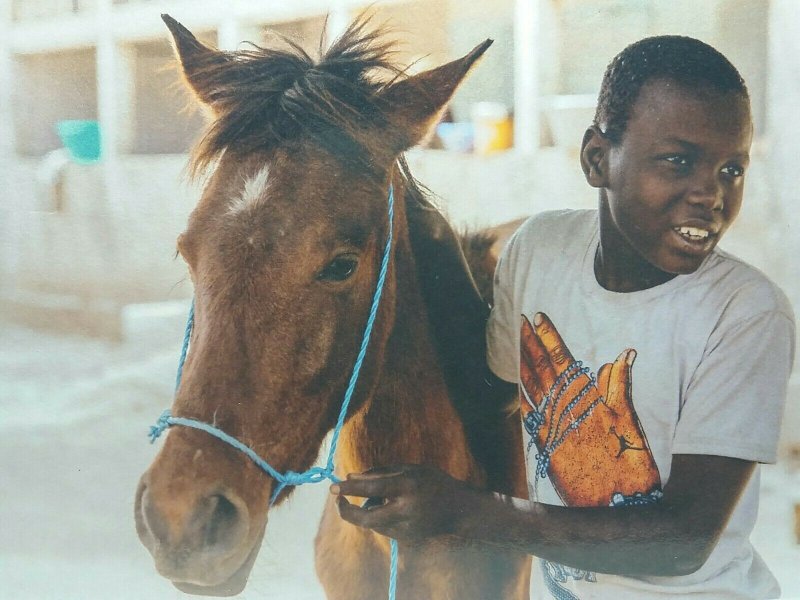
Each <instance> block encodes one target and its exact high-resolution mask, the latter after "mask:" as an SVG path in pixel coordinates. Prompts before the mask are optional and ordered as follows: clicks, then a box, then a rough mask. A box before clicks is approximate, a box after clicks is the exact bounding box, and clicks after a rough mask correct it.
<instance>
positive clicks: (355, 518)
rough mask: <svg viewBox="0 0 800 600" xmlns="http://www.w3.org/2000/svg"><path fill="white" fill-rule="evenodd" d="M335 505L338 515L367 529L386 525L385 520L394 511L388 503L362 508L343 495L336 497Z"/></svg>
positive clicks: (389, 517)
mask: <svg viewBox="0 0 800 600" xmlns="http://www.w3.org/2000/svg"><path fill="white" fill-rule="evenodd" d="M336 507H337V509H338V510H339V516H341V517H342V518H343V519H344V520H345V521H347V522H349V523H352V524H353V525H357V526H359V527H366V528H367V529H376V528H377V529H380V528H381V527H383V526H386V525H387V524H388V523H387V520H389V519H391V517H392V514H393V513H394V508H393V507H392V506H390V505H388V504H386V505H382V506H376V507H372V508H363V507H361V506H358V505H356V504H351V503H350V502H348V501H347V499H346V498H345V497H344V496H339V497H338V498H337V499H336Z"/></svg>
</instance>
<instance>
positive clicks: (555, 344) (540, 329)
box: [533, 312, 575, 375]
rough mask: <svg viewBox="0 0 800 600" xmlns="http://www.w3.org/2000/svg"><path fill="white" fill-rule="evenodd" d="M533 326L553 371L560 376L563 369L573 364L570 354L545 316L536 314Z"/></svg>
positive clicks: (573, 360)
mask: <svg viewBox="0 0 800 600" xmlns="http://www.w3.org/2000/svg"><path fill="white" fill-rule="evenodd" d="M533 325H534V328H535V331H536V334H537V335H538V336H539V339H541V340H542V344H543V345H544V348H545V351H546V352H547V355H548V356H549V357H550V362H551V364H552V365H553V369H554V370H555V372H556V374H558V375H560V374H561V372H562V371H564V369H566V368H567V367H568V366H569V365H571V364H572V363H573V362H575V359H574V358H573V357H572V353H571V352H570V351H569V348H567V345H566V344H565V343H564V340H563V339H562V338H561V334H559V333H558V330H557V329H556V327H555V325H553V323H552V321H550V318H549V317H548V316H547V315H546V314H544V313H541V312H540V313H536V314H535V315H534V316H533Z"/></svg>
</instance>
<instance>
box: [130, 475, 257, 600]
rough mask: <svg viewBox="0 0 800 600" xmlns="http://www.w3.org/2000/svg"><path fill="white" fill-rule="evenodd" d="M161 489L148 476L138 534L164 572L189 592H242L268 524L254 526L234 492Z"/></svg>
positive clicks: (141, 491)
mask: <svg viewBox="0 0 800 600" xmlns="http://www.w3.org/2000/svg"><path fill="white" fill-rule="evenodd" d="M161 487H162V489H158V488H157V487H155V486H152V485H150V480H149V472H148V473H145V475H144V476H143V477H142V479H141V481H140V482H139V487H138V489H137V491H136V500H135V506H134V513H135V519H136V531H137V533H138V534H139V539H140V540H141V542H142V544H144V546H145V547H146V548H147V549H148V551H149V552H150V554H151V555H152V556H153V560H154V562H155V566H156V570H157V571H158V572H159V574H161V575H162V576H163V577H165V578H167V579H169V580H170V581H171V582H172V583H173V584H174V585H175V586H176V587H177V588H178V589H180V590H181V591H183V592H186V593H190V594H202V595H212V596H231V595H235V594H238V593H239V592H241V591H242V590H243V589H244V586H245V584H246V583H247V578H248V576H249V574H250V570H251V568H252V566H253V563H254V562H255V558H256V556H257V555H258V550H259V547H260V545H261V544H260V542H261V539H262V537H263V534H264V529H265V524H263V525H261V526H260V527H258V525H255V524H253V523H252V520H251V518H250V515H249V511H248V509H247V506H246V504H245V502H244V501H243V500H242V499H241V498H240V497H239V496H238V495H236V494H235V493H233V492H232V491H229V490H224V491H220V490H213V491H211V490H208V491H206V492H204V493H197V492H194V493H192V494H187V493H186V492H185V490H184V491H183V493H176V492H177V490H175V489H172V486H161ZM253 526H255V527H257V528H258V530H259V531H258V532H255V531H253ZM254 538H255V539H254Z"/></svg>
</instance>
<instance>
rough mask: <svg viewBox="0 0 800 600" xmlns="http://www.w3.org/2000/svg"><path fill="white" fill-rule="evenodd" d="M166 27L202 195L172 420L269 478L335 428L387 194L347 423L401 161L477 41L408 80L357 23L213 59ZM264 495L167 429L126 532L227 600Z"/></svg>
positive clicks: (364, 384)
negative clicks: (302, 44)
mask: <svg viewBox="0 0 800 600" xmlns="http://www.w3.org/2000/svg"><path fill="white" fill-rule="evenodd" d="M164 21H165V22H166V24H167V26H168V28H169V30H170V32H171V34H172V37H173V40H174V45H175V48H176V53H177V56H178V58H179V60H180V64H181V67H182V72H183V75H184V77H185V80H186V82H187V83H188V85H189V87H190V88H191V90H192V91H193V92H194V94H195V96H196V97H197V99H198V100H199V101H200V102H201V103H202V104H203V105H205V107H207V108H208V109H209V111H210V113H211V115H212V117H213V118H212V121H211V123H210V125H209V128H208V130H207V131H206V133H205V135H204V137H203V138H202V139H201V141H200V142H199V144H198V145H197V147H196V148H195V151H194V154H193V156H192V162H191V167H192V169H193V171H194V172H195V173H200V172H202V173H206V174H207V179H206V184H205V186H204V190H203V193H202V197H201V198H200V200H199V202H198V204H197V206H196V208H195V209H194V210H193V212H192V214H191V216H190V218H189V221H188V225H187V227H186V229H185V231H184V233H182V234H181V235H180V236H179V238H178V242H177V246H178V251H179V253H180V255H181V256H182V257H183V259H184V260H185V262H186V264H187V266H188V269H189V273H190V274H191V278H192V281H193V284H194V289H195V324H194V329H193V333H192V338H191V350H190V352H189V354H188V357H187V360H186V363H185V366H184V369H183V375H182V381H181V383H180V386H179V389H178V390H177V392H176V396H175V398H174V402H173V405H172V409H171V410H172V414H173V415H175V416H180V417H185V418H191V419H197V420H199V421H203V422H206V423H210V424H213V425H214V426H216V427H217V428H219V429H221V430H223V431H225V432H227V433H228V434H230V435H232V436H234V437H236V438H238V439H239V440H241V441H242V442H244V443H246V444H247V445H248V446H250V447H251V448H252V449H253V450H255V451H256V452H257V453H258V454H259V455H260V456H262V457H264V458H265V459H266V460H267V461H269V463H270V464H271V465H272V466H273V467H274V468H275V469H276V470H277V471H279V472H286V471H289V470H291V471H295V472H301V471H303V470H305V469H307V468H309V467H310V466H311V465H312V464H313V461H314V460H315V458H316V457H317V454H318V452H319V449H320V447H321V444H322V442H323V439H324V437H325V436H326V434H327V433H328V432H329V431H330V430H331V428H332V427H333V426H334V424H335V422H336V419H337V416H338V412H339V408H340V405H341V402H342V397H343V394H344V390H345V388H346V386H347V383H348V378H349V376H350V373H351V371H352V369H353V363H354V361H355V360H356V355H357V353H358V349H359V345H360V342H361V334H362V332H363V330H364V323H365V322H366V320H367V316H368V313H369V310H370V305H371V300H372V296H373V291H374V289H375V286H376V280H377V278H378V272H379V268H380V263H381V258H382V252H383V248H384V245H385V242H386V237H387V234H388V228H389V220H388V216H387V196H388V194H389V189H390V186H392V185H394V189H396V190H398V192H397V193H396V195H397V197H398V202H397V207H396V211H395V216H394V223H393V224H394V228H395V235H396V239H397V242H396V244H395V245H394V246H393V256H392V261H393V262H392V266H390V268H389V271H388V276H387V278H386V283H385V288H384V292H383V293H384V300H383V302H382V303H381V306H380V310H379V312H378V314H377V319H376V325H375V329H374V331H373V334H372V340H371V342H370V346H369V351H368V353H367V356H366V359H365V361H364V364H363V368H362V371H361V377H360V380H359V382H358V386H357V388H356V392H355V395H354V396H353V399H352V404H351V407H350V412H351V414H352V413H356V412H358V411H359V409H360V407H362V406H363V405H364V403H365V402H366V401H367V399H368V398H369V396H370V394H371V392H372V390H373V389H374V386H375V385H376V381H378V379H379V376H380V374H381V369H382V360H383V357H384V354H385V351H386V347H387V343H388V340H389V338H390V334H391V332H392V330H393V328H394V327H395V312H396V310H395V309H396V302H397V298H396V297H397V286H398V276H397V273H398V270H399V269H400V266H399V265H398V264H397V262H398V261H399V260H400V259H399V258H398V256H399V254H401V253H403V252H404V248H406V251H407V246H408V231H407V223H406V218H405V207H404V203H403V198H402V189H403V178H402V176H401V174H400V172H399V170H398V166H397V164H398V158H399V156H400V155H401V153H402V152H403V151H405V150H406V149H408V148H409V147H411V146H413V145H415V144H417V143H418V142H419V141H420V140H421V139H422V138H423V137H424V136H425V135H426V134H427V133H428V131H429V129H430V128H431V127H432V126H433V125H434V124H435V123H436V121H437V119H438V117H439V115H440V113H441V112H442V111H443V110H444V108H445V105H446V103H447V101H448V100H449V99H450V97H451V95H452V94H453V92H454V91H455V89H456V87H457V86H458V85H459V83H460V82H461V81H462V79H463V78H464V76H465V75H466V74H467V72H468V71H469V69H470V68H471V66H472V65H473V64H474V63H475V61H476V60H477V59H478V58H479V57H480V56H481V54H482V53H483V52H484V51H485V49H486V48H487V47H488V45H489V43H490V42H488V41H487V42H486V43H484V44H482V45H480V46H478V47H477V48H476V49H475V50H473V51H472V52H471V53H470V54H468V55H467V56H465V57H463V58H461V59H459V60H456V61H453V62H451V63H448V64H446V65H443V66H441V67H439V68H436V69H433V70H430V71H426V72H423V73H420V74H417V75H415V76H412V77H405V76H403V73H402V72H401V71H400V70H398V69H397V68H395V67H394V66H392V64H391V62H390V61H389V58H388V57H389V54H390V50H391V48H390V45H389V44H388V43H386V42H384V41H383V38H382V37H381V35H380V34H379V33H376V32H371V31H368V28H367V25H366V22H365V21H363V20H360V21H357V22H356V23H354V24H353V25H352V26H351V27H350V28H349V29H348V31H347V32H346V33H345V34H344V35H343V36H342V37H341V38H339V39H338V40H337V41H336V42H335V43H334V44H333V45H332V47H331V48H330V49H329V50H328V51H327V52H326V53H325V54H324V55H323V56H322V57H321V58H320V59H318V60H314V59H312V58H311V57H310V56H309V55H308V54H306V53H305V52H304V51H303V50H302V49H300V48H299V47H297V46H295V45H291V44H290V45H288V47H286V48H283V49H270V48H260V47H252V48H251V49H247V50H239V51H234V52H223V51H219V50H215V49H212V48H209V47H207V46H205V45H203V44H202V43H200V42H199V41H198V40H197V39H196V38H195V37H194V36H193V35H192V34H191V33H190V32H189V31H188V30H187V29H186V28H184V27H183V26H182V25H181V24H179V23H178V22H177V21H175V20H174V19H172V18H171V17H169V16H164ZM275 485H276V482H275V481H274V480H273V479H272V478H270V477H268V476H266V475H265V474H264V472H262V471H261V470H259V469H258V468H257V467H256V466H255V465H254V464H253V463H252V462H251V461H250V460H248V459H247V458H246V457H245V456H244V455H242V454H241V453H240V452H238V451H237V450H235V449H233V448H231V447H229V446H228V445H226V444H223V443H221V442H219V440H217V439H215V438H213V437H211V436H209V435H208V434H206V433H204V432H202V431H197V430H194V429H189V428H174V429H173V430H171V431H170V433H169V435H168V436H167V439H166V441H165V443H164V445H163V447H162V448H161V450H160V452H159V453H158V455H157V456H156V458H155V460H154V461H153V463H152V465H151V466H150V468H149V469H148V470H147V472H146V473H145V474H144V475H143V476H142V478H141V481H140V483H139V487H138V490H137V493H136V503H135V517H136V525H137V530H138V533H139V537H140V539H141V541H142V542H143V544H144V545H145V546H146V547H147V549H148V550H149V551H150V553H151V554H152V556H153V558H154V561H155V564H156V568H157V569H158V571H159V572H160V573H161V574H162V575H163V576H164V577H167V578H169V579H170V580H171V581H172V582H173V583H174V584H175V585H176V586H177V587H178V588H180V589H182V590H184V591H188V592H191V593H206V594H219V595H229V594H234V593H238V592H239V591H241V589H243V587H244V584H245V582H246V580H247V577H248V574H249V571H250V569H251V567H252V564H253V562H254V560H255V557H256V555H257V553H258V549H259V546H260V542H261V539H262V537H263V535H264V532H265V528H266V524H267V518H268V508H269V505H270V497H271V495H272V493H273V491H274V489H275ZM290 493H291V488H286V489H284V490H283V491H282V492H281V493H280V494H278V496H277V499H276V502H277V503H280V502H282V501H283V500H285V498H286V497H288V496H289V494H290Z"/></svg>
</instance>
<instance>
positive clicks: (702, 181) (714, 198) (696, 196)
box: [689, 175, 724, 210]
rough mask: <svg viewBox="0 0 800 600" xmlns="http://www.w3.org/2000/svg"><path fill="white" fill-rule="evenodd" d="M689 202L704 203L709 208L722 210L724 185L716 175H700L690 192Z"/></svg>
mask: <svg viewBox="0 0 800 600" xmlns="http://www.w3.org/2000/svg"><path fill="white" fill-rule="evenodd" d="M689 202H691V203H692V204H700V205H703V206H704V207H705V208H707V209H708V210H722V208H723V206H724V201H723V186H722V182H721V181H720V180H719V178H718V177H717V176H716V175H699V176H698V177H697V178H695V181H694V182H693V185H692V189H691V190H690V192H689Z"/></svg>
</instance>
